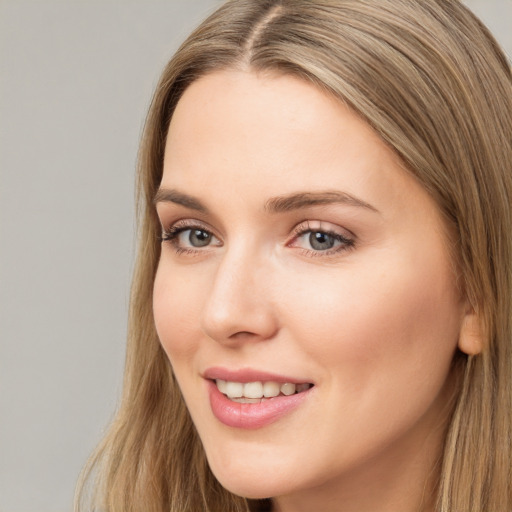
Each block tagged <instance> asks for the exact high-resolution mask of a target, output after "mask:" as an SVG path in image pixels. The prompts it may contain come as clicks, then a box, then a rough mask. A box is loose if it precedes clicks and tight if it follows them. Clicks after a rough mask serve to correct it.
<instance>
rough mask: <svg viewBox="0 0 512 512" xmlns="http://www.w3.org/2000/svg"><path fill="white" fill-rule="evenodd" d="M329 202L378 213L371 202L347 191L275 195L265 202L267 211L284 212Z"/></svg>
mask: <svg viewBox="0 0 512 512" xmlns="http://www.w3.org/2000/svg"><path fill="white" fill-rule="evenodd" d="M327 204H345V205H348V206H357V207H359V208H366V209H368V210H371V211H373V212H376V213H378V210H377V208H375V207H374V206H372V205H371V204H370V203H367V202H366V201H363V200H362V199H358V198H357V197H355V196H353V195H351V194H348V193H347V192H339V191H337V190H334V191H330V190H328V191H325V192H299V193H294V194H290V195H285V196H279V197H274V198H272V199H269V200H268V201H267V202H266V203H265V211H267V212H270V213H282V212H288V211H291V210H299V209H301V208H307V207H308V206H318V205H320V206H321V205H327Z"/></svg>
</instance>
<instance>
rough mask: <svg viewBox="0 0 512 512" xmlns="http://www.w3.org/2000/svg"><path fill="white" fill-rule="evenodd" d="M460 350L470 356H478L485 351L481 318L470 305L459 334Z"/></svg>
mask: <svg viewBox="0 0 512 512" xmlns="http://www.w3.org/2000/svg"><path fill="white" fill-rule="evenodd" d="M458 347H459V349H460V350H461V351H462V352H464V353H465V354H467V355H468V356H476V355H477V354H480V352H482V349H483V336H482V327H481V323H480V318H479V316H478V314H477V313H476V311H475V310H474V309H473V307H472V306H470V305H468V307H467V309H466V314H465V315H464V318H463V319H462V325H461V328H460V334H459V343H458Z"/></svg>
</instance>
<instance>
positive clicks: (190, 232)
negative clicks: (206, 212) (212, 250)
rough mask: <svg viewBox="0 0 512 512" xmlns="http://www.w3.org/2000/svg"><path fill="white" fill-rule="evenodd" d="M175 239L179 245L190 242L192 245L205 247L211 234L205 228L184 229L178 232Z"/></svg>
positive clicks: (209, 240)
mask: <svg viewBox="0 0 512 512" xmlns="http://www.w3.org/2000/svg"><path fill="white" fill-rule="evenodd" d="M176 240H177V241H178V242H179V243H180V245H187V244H190V245H191V246H192V247H205V246H207V245H210V242H211V241H212V235H211V233H209V232H208V231H206V230H205V229H184V230H183V231H181V232H180V233H178V236H177V237H176Z"/></svg>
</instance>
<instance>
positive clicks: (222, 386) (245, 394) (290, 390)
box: [213, 379, 313, 404]
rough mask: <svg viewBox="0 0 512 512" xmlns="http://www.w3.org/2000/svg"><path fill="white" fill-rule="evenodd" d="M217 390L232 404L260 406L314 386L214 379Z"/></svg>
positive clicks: (304, 383) (309, 384) (305, 383)
mask: <svg viewBox="0 0 512 512" xmlns="http://www.w3.org/2000/svg"><path fill="white" fill-rule="evenodd" d="M213 382H215V385H216V386H217V389H218V390H219V391H220V392H221V393H222V394H223V395H224V396H226V397H227V398H228V399H229V400H231V401H232V402H237V403H241V404H258V403H262V402H265V401H268V400H272V399H273V398H277V397H279V396H291V395H296V394H299V393H303V392H304V391H307V390H308V389H310V388H311V387H313V384H311V383H309V382H303V383H293V382H284V383H280V382H276V381H254V382H236V381H228V380H223V379H214V380H213Z"/></svg>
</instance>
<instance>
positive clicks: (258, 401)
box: [202, 367, 315, 430]
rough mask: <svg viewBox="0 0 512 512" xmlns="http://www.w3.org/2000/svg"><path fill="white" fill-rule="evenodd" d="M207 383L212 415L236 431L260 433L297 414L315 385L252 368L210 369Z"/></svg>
mask: <svg viewBox="0 0 512 512" xmlns="http://www.w3.org/2000/svg"><path fill="white" fill-rule="evenodd" d="M202 377H203V378H204V379H205V381H206V383H207V390H208V396H209V401H210V407H211V411H212V413H213V415H214V416H215V417H216V418H217V420H219V421H220V422H221V423H223V424H224V425H227V426H229V427H235V428H237V429H250V430H251V429H259V428H263V427H266V426H268V425H270V424H272V423H274V422H276V421H279V420H281V418H284V417H285V416H286V417H287V416H290V415H293V414H294V411H295V410H297V409H302V408H303V407H304V406H303V405H302V404H305V403H307V402H311V400H313V398H311V397H312V396H313V395H315V393H313V388H314V387H315V386H314V384H313V383H312V382H307V381H305V379H304V380H302V379H297V378H294V377H289V376H284V375H277V374H273V373H267V372H264V371H259V370H253V369H249V368H245V369H240V370H228V369H225V368H219V367H216V368H209V369H208V370H206V371H205V372H204V374H202Z"/></svg>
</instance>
